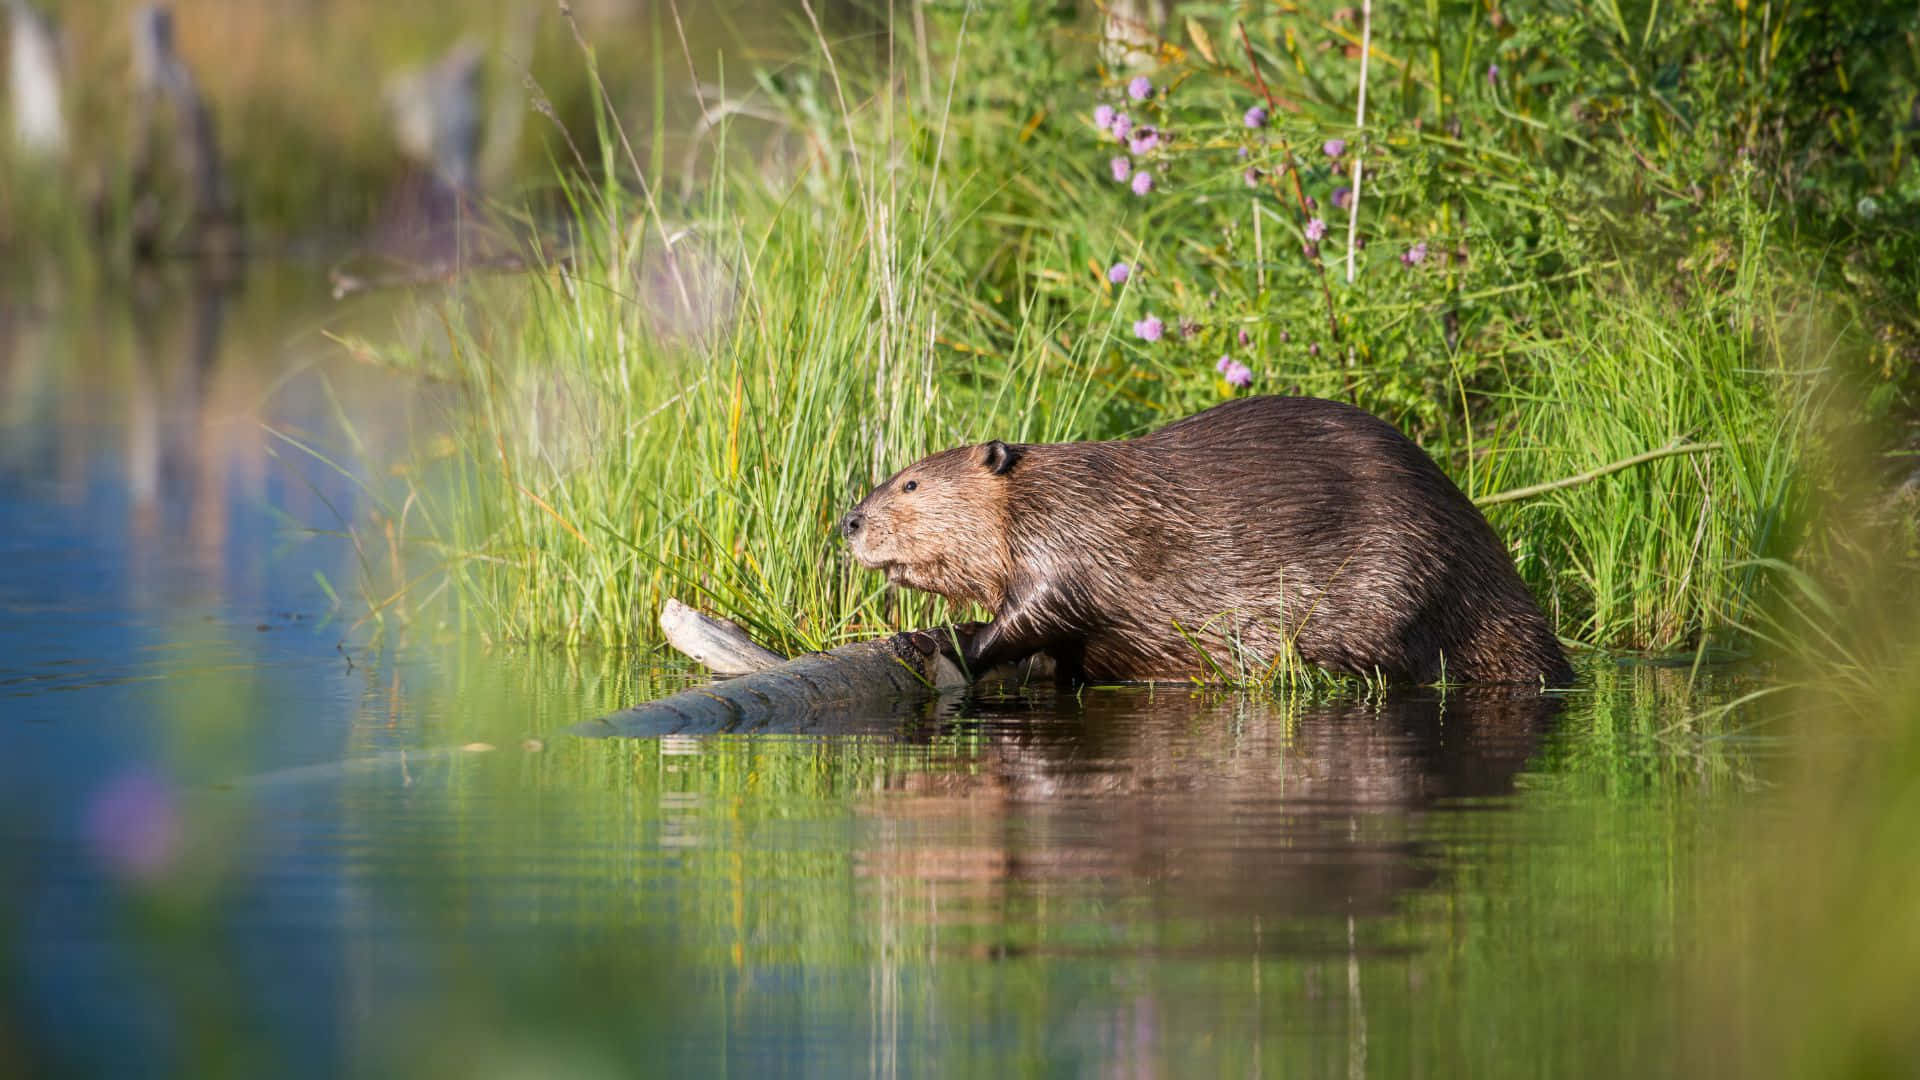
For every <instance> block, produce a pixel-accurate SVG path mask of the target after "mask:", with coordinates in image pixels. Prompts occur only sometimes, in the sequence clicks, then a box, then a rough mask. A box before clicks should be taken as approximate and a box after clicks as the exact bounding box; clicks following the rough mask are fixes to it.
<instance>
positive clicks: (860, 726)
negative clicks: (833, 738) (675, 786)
mask: <svg viewBox="0 0 1920 1080" xmlns="http://www.w3.org/2000/svg"><path fill="white" fill-rule="evenodd" d="M666 618H667V616H666V614H665V613H663V615H662V621H663V623H664V622H665V621H666ZM718 622H719V620H709V621H706V622H704V623H703V624H702V625H701V626H700V630H699V634H700V635H705V634H710V633H712V632H713V624H716V623H718ZM727 625H728V626H731V624H727ZM732 630H733V632H734V633H735V634H738V632H739V631H738V627H733V628H732ZM939 633H940V632H938V631H919V630H909V631H903V632H901V633H898V634H893V635H891V636H889V637H883V638H878V639H875V640H872V641H861V642H855V643H854V644H852V645H842V646H840V647H839V648H837V649H832V650H829V651H827V652H823V653H810V654H808V655H806V656H799V657H795V658H793V659H791V660H785V661H778V662H777V663H774V664H773V665H772V666H770V667H765V668H762V669H760V670H758V671H755V672H753V673H752V674H748V675H742V676H741V677H739V678H735V679H727V680H723V681H720V682H716V683H712V684H709V685H707V686H700V687H695V688H693V689H691V690H683V691H681V692H680V693H678V694H674V695H671V696H669V697H664V698H661V699H660V700H658V701H652V702H648V703H646V704H644V705H638V706H635V707H634V708H631V709H626V710H623V711H621V712H617V713H614V714H613V715H611V716H604V717H601V718H600V719H598V720H590V721H588V722H586V723H583V724H580V725H578V726H576V727H575V728H574V729H573V730H574V733H575V734H578V735H586V736H590V737H604V736H630V737H641V738H648V737H656V736H660V735H675V734H724V733H745V732H759V733H771V732H789V733H802V732H821V731H831V732H834V733H836V734H839V733H850V732H859V731H879V730H892V729H894V728H897V727H898V726H899V724H900V721H901V720H903V719H905V718H907V717H908V716H910V715H912V714H914V713H915V712H917V711H919V709H920V708H921V706H923V705H924V704H925V703H926V702H928V701H930V700H932V699H933V698H934V697H936V696H938V695H939V694H941V693H942V692H951V691H954V690H957V689H959V688H961V687H964V686H965V685H966V684H967V680H966V678H965V677H964V676H962V675H961V674H960V670H959V668H957V667H956V666H954V664H953V662H952V661H950V660H948V659H947V658H946V657H945V656H943V655H941V652H940V644H939V643H940V636H939ZM721 636H722V637H724V636H725V634H724V633H722V634H721ZM739 638H740V641H737V642H731V643H730V645H731V646H732V647H734V648H739V647H741V645H742V643H744V646H746V647H748V648H751V649H754V650H759V651H760V652H762V653H769V650H765V649H761V648H760V646H758V645H755V644H753V643H752V642H751V641H747V640H746V639H745V635H744V634H739ZM675 644H676V647H678V642H676V643H675ZM706 644H707V643H706V642H704V640H703V641H702V643H701V644H700V645H697V646H696V647H697V648H704V647H705V646H706ZM769 655H774V656H776V657H777V654H771V653H769ZM695 658H696V659H699V658H700V657H699V656H698V655H696V656H695Z"/></svg>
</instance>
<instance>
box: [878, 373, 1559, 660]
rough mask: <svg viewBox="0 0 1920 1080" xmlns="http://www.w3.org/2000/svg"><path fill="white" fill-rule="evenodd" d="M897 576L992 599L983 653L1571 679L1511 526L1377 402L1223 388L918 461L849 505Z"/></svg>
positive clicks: (971, 650)
mask: <svg viewBox="0 0 1920 1080" xmlns="http://www.w3.org/2000/svg"><path fill="white" fill-rule="evenodd" d="M840 531H841V532H843V533H844V534H845V536H846V538H847V539H848V541H849V542H850V543H851V546H852V549H853V555H854V557H855V558H856V559H858V560H859V562H860V563H861V565H863V566H866V567H868V568H869V569H875V570H882V571H885V573H886V575H887V579H888V580H889V581H890V582H892V583H893V584H895V585H905V586H907V587H909V588H914V589H921V590H924V591H926V592H931V593H936V594H938V595H940V596H944V597H946V598H948V599H949V600H953V601H957V602H971V603H977V604H980V605H981V606H983V607H986V608H989V609H991V610H992V611H993V613H994V619H993V621H992V622H991V623H988V624H986V625H985V626H984V627H980V628H977V629H975V631H974V632H972V633H971V636H969V637H966V638H965V641H964V645H963V646H962V647H961V648H960V649H959V650H958V654H959V658H960V659H962V660H964V661H965V663H966V664H967V665H968V667H969V669H970V670H973V671H984V670H986V669H987V668H990V667H992V666H994V665H996V664H999V663H1003V662H1007V661H1013V660H1018V659H1021V658H1023V657H1026V656H1028V655H1031V654H1034V653H1046V654H1048V655H1050V656H1051V657H1052V658H1053V659H1054V660H1055V662H1056V664H1057V665H1058V668H1059V670H1060V671H1061V672H1062V673H1063V674H1071V675H1077V676H1079V677H1082V678H1086V679H1094V680H1114V681H1158V680H1185V679H1193V678H1201V679H1205V678H1209V677H1211V676H1212V675H1213V674H1214V673H1215V672H1216V671H1217V670H1218V668H1216V666H1215V665H1216V663H1218V664H1221V665H1223V666H1225V665H1231V664H1232V663H1233V662H1234V658H1235V657H1236V656H1238V657H1248V656H1250V657H1253V658H1255V659H1257V660H1263V661H1271V660H1273V659H1275V658H1279V657H1281V656H1283V655H1284V654H1287V653H1289V652H1291V654H1292V656H1294V657H1297V658H1299V659H1302V660H1305V661H1307V662H1309V663H1312V664H1316V665H1318V666H1320V667H1323V668H1327V669H1329V670H1332V671H1338V672H1347V673H1351V674H1356V675H1362V676H1367V677H1372V678H1384V679H1387V680H1391V681H1404V682H1414V683H1430V682H1434V681H1437V680H1440V679H1442V678H1444V679H1445V680H1446V681H1449V682H1455V681H1458V682H1530V683H1531V682H1539V683H1548V684H1562V683H1565V682H1568V681H1569V680H1570V679H1571V678H1572V675H1573V672H1572V669H1571V668H1570V667H1569V666H1568V664H1567V658H1566V655H1565V654H1564V653H1563V652H1562V651H1561V649H1560V643H1559V641H1558V639H1556V638H1555V636H1554V633H1553V631H1552V629H1551V628H1550V627H1549V626H1548V625H1547V620H1546V618H1545V617H1544V616H1543V615H1542V614H1541V612H1540V609H1539V607H1538V606H1537V605H1536V604H1535V603H1534V601H1533V597H1532V596H1531V595H1530V594H1529V593H1528V591H1527V587H1526V585H1525V583H1523V582H1522V581H1521V580H1520V575H1519V574H1518V573H1517V572H1516V571H1515V570H1514V567H1513V561H1512V559H1511V558H1510V557H1509V556H1508V554H1507V550H1506V548H1505V547H1504V546H1503V545H1502V544H1501V542H1500V538H1499V537H1498V536H1496V535H1495V534H1494V531H1493V528H1492V526H1490V525H1488V524H1487V520H1486V518H1485V517H1483V516H1481V513H1480V511H1479V509H1478V508H1476V507H1475V506H1474V505H1473V503H1472V501H1470V500H1469V499H1468V498H1467V497H1466V495H1465V494H1463V493H1462V492H1461V491H1460V489H1459V488H1458V487H1456V486H1454V484H1453V482H1452V481H1451V480H1449V479H1447V476H1446V474H1445V473H1443V472H1441V471H1440V467H1439V466H1438V465H1436V464H1435V463H1434V461H1433V459H1432V458H1430V457H1428V456H1427V454H1426V452H1425V451H1423V450H1421V449H1420V448H1419V447H1418V446H1416V445H1414V443H1413V441H1412V440H1410V439H1408V438H1407V437H1406V436H1405V435H1402V434H1401V433H1400V432H1399V431H1398V430H1396V429H1395V428H1394V427H1393V426H1392V425H1390V424H1388V423H1387V422H1385V421H1383V420H1381V419H1379V418H1378V417H1375V416H1373V415H1371V414H1369V413H1367V412H1365V411H1363V410H1361V409H1358V408H1355V407H1353V406H1351V405H1345V404H1341V403H1340V402H1336V401H1324V400H1321V399H1319V398H1309V397H1250V398H1242V399H1238V400H1235V401H1231V402H1228V403H1226V404H1224V405H1218V406H1215V407H1214V408H1211V409H1208V410H1206V411H1205V412H1201V413H1197V414H1195V415H1193V416H1190V417H1187V418H1186V419H1184V420H1180V421H1177V422H1175V423H1173V424H1169V425H1168V426H1166V427H1164V428H1161V429H1160V430H1158V431H1156V432H1153V433H1152V434H1150V435H1144V436H1141V437H1139V438H1134V439H1121V440H1116V441H1110V442H1078V443H1030V444H1021V443H1007V442H999V441H994V442H987V443H982V444H979V445H975V446H962V447H958V448H955V449H952V450H945V451H942V452H940V453H937V454H934V455H932V456H931V457H927V458H925V459H923V460H921V461H918V462H915V463H914V464H912V465H909V466H908V467H906V468H905V469H902V470H901V471H900V472H898V473H896V474H894V475H893V476H892V477H889V478H888V479H887V480H886V482H885V483H882V484H881V485H880V486H878V487H876V488H874V489H873V491H872V492H871V493H870V494H868V495H867V497H866V498H864V499H862V500H860V503H859V505H857V506H855V507H854V508H853V509H852V510H851V511H850V512H848V513H847V515H846V516H845V517H844V518H842V519H841V521H840Z"/></svg>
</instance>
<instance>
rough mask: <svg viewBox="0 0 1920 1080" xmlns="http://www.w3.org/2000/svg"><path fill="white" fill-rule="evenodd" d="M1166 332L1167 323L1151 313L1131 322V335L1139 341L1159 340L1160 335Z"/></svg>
mask: <svg viewBox="0 0 1920 1080" xmlns="http://www.w3.org/2000/svg"><path fill="white" fill-rule="evenodd" d="M1166 332H1167V324H1166V323H1163V322H1161V321H1160V320H1159V319H1157V318H1155V317H1154V316H1152V315H1149V316H1147V317H1146V318H1144V319H1141V320H1140V321H1139V322H1136V323H1134V324H1133V336H1134V337H1137V338H1139V339H1140V340H1141V341H1159V340H1160V335H1162V334H1164V333H1166Z"/></svg>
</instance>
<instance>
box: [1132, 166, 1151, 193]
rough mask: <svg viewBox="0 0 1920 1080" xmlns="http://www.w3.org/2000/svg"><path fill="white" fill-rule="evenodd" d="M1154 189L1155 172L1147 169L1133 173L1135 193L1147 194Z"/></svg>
mask: <svg viewBox="0 0 1920 1080" xmlns="http://www.w3.org/2000/svg"><path fill="white" fill-rule="evenodd" d="M1152 190H1153V174H1152V173H1150V172H1148V171H1147V170H1145V169H1141V170H1140V171H1139V172H1137V173H1134V174H1133V193H1134V194H1135V195H1145V194H1146V193H1147V192H1149V191H1152Z"/></svg>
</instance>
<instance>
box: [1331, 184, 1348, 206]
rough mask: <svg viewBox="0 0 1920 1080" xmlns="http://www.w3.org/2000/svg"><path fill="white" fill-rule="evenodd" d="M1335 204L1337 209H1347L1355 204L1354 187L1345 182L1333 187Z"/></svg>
mask: <svg viewBox="0 0 1920 1080" xmlns="http://www.w3.org/2000/svg"><path fill="white" fill-rule="evenodd" d="M1333 205H1334V208H1335V209H1337V210H1345V209H1346V208H1347V207H1349V206H1351V205H1353V189H1352V188H1350V187H1348V186H1346V185H1345V184H1342V185H1340V186H1339V187H1337V188H1334V189H1333Z"/></svg>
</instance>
